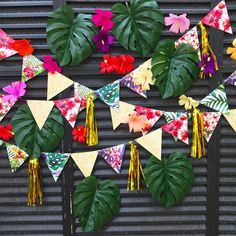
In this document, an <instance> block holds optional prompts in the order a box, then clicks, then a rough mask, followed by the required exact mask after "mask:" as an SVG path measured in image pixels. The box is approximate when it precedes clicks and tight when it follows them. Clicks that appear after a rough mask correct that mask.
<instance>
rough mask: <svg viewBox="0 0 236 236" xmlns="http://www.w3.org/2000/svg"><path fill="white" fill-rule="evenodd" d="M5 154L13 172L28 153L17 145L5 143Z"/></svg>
mask: <svg viewBox="0 0 236 236" xmlns="http://www.w3.org/2000/svg"><path fill="white" fill-rule="evenodd" d="M6 147H7V154H8V158H9V162H10V166H11V170H12V172H15V171H16V170H17V169H18V168H19V167H20V166H21V165H22V164H23V163H24V162H25V160H26V159H27V158H28V157H29V156H28V154H27V153H26V152H25V151H23V150H21V149H20V148H19V147H17V146H15V145H13V144H10V143H6Z"/></svg>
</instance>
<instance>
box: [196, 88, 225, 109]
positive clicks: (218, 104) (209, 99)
mask: <svg viewBox="0 0 236 236" xmlns="http://www.w3.org/2000/svg"><path fill="white" fill-rule="evenodd" d="M200 103H201V104H203V105H205V106H207V107H210V108H212V109H214V110H217V111H219V112H222V113H225V112H227V111H228V109H229V106H228V100H227V96H226V93H225V86H224V85H223V84H221V85H220V86H219V87H218V88H216V89H215V90H213V91H212V92H211V93H210V94H209V95H207V96H206V97H205V98H203V99H202V100H201V101H200Z"/></svg>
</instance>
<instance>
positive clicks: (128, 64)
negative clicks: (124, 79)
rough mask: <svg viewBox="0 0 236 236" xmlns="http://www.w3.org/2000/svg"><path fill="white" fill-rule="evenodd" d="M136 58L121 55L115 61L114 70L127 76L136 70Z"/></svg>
mask: <svg viewBox="0 0 236 236" xmlns="http://www.w3.org/2000/svg"><path fill="white" fill-rule="evenodd" d="M134 60H135V59H134V58H133V57H132V56H131V55H124V54H122V55H120V56H119V57H116V59H115V60H114V69H115V71H116V73H117V74H127V73H129V72H130V71H132V70H133V69H134V65H133V63H134Z"/></svg>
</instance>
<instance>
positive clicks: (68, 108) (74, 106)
mask: <svg viewBox="0 0 236 236" xmlns="http://www.w3.org/2000/svg"><path fill="white" fill-rule="evenodd" d="M54 103H55V106H56V107H57V108H58V110H59V111H60V112H61V114H62V115H63V116H64V117H65V118H66V120H67V121H68V122H69V124H70V125H71V126H72V127H74V126H75V122H76V119H77V116H78V113H79V111H80V109H81V106H80V105H81V99H79V98H65V99H60V100H56V101H54ZM82 105H83V106H84V104H82ZM83 108H84V107H83Z"/></svg>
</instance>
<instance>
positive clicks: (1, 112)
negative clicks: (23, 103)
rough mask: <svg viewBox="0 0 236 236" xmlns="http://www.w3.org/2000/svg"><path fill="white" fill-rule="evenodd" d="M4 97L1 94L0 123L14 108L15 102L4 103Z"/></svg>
mask: <svg viewBox="0 0 236 236" xmlns="http://www.w3.org/2000/svg"><path fill="white" fill-rule="evenodd" d="M3 97H4V95H3V94H0V121H1V120H2V119H3V118H4V116H5V115H6V114H7V113H8V112H9V111H10V110H11V108H12V107H13V106H14V104H15V102H13V103H12V102H10V101H4V100H3Z"/></svg>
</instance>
